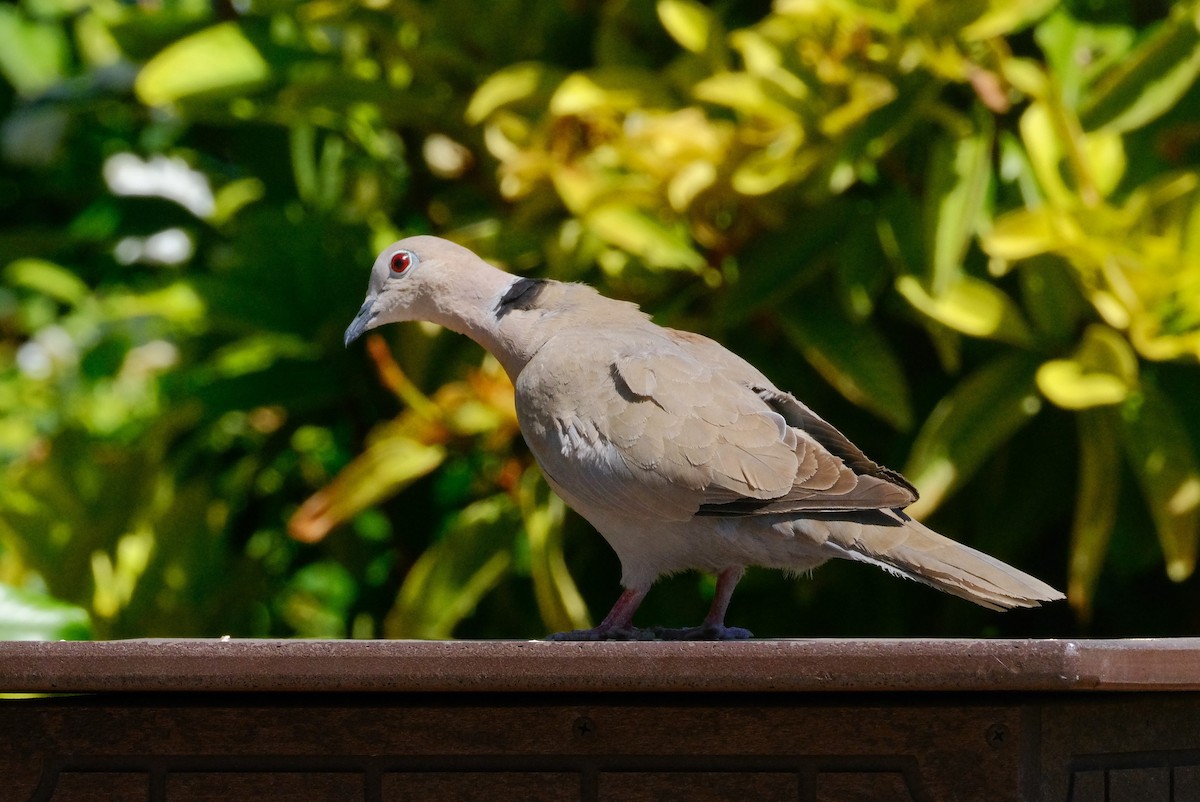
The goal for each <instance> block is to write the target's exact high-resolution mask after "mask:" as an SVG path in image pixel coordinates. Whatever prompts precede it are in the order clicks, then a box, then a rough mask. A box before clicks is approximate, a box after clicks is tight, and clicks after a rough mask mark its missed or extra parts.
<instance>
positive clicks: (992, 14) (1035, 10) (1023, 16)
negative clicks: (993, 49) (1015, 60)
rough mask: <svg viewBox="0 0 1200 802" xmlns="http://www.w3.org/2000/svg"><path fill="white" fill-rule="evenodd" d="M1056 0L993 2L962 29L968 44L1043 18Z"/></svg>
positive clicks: (1013, 30) (1018, 28)
mask: <svg viewBox="0 0 1200 802" xmlns="http://www.w3.org/2000/svg"><path fill="white" fill-rule="evenodd" d="M1057 5H1058V0H994V1H993V2H991V3H989V4H988V10H987V11H986V12H985V13H984V14H983V15H982V16H981V17H979V19H977V20H975V21H974V22H972V23H971V24H970V25H967V26H966V27H964V28H963V29H962V37H963V39H964V40H966V41H968V42H974V41H979V40H981V39H991V38H993V37H996V36H1003V35H1004V34H1007V33H1013V32H1015V31H1019V30H1020V29H1021V28H1024V27H1025V26H1026V25H1028V24H1030V23H1031V22H1034V21H1036V20H1038V19H1040V18H1041V17H1043V16H1045V15H1046V14H1047V13H1048V12H1049V11H1050V10H1051V9H1053V8H1054V7H1055V6H1057Z"/></svg>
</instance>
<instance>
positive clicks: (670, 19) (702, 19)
mask: <svg viewBox="0 0 1200 802" xmlns="http://www.w3.org/2000/svg"><path fill="white" fill-rule="evenodd" d="M658 19H659V21H661V22H662V25H663V27H664V28H666V29H667V33H669V34H671V38H672V39H674V40H675V41H676V42H678V43H679V45H680V47H682V48H683V49H685V50H690V51H691V52H693V53H703V52H704V51H705V50H706V49H707V48H708V43H709V38H710V37H711V36H712V34H713V31H714V30H716V29H717V25H716V20H715V18H714V17H713V12H712V11H711V10H709V9H707V8H705V7H704V6H702V5H700V4H699V3H697V2H695V0H658Z"/></svg>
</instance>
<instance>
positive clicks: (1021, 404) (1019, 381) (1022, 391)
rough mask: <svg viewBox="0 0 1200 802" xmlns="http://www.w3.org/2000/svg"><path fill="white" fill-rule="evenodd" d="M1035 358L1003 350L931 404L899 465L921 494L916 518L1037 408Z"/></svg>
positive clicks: (914, 510) (914, 507)
mask: <svg viewBox="0 0 1200 802" xmlns="http://www.w3.org/2000/svg"><path fill="white" fill-rule="evenodd" d="M1036 371H1037V361H1036V360H1035V359H1034V358H1033V357H1031V356H1028V355H1025V354H1019V353H1018V354H1009V355H1006V356H1003V357H1000V358H998V359H996V360H995V361H993V362H990V363H988V364H987V365H985V366H984V367H982V368H980V369H979V370H978V371H976V372H975V373H974V374H972V375H971V376H969V377H967V378H966V379H964V380H963V381H961V382H960V383H959V384H958V385H957V386H956V387H955V388H954V389H953V390H952V391H951V392H950V394H949V395H947V396H946V397H945V398H943V399H942V400H941V401H939V402H938V405H937V406H936V407H934V410H933V413H932V414H931V415H930V416H929V418H928V420H926V421H925V425H924V426H922V427H921V431H920V433H919V434H918V435H917V440H916V442H915V443H914V444H913V450H912V454H911V456H910V457H909V459H908V464H907V465H906V466H905V468H904V475H905V476H907V477H908V478H909V479H910V480H911V481H912V483H913V484H915V485H916V486H917V489H918V490H920V491H921V498H920V500H918V501H917V502H916V503H915V504H913V505H912V506H910V507H909V508H908V511H909V512H910V513H912V514H913V515H914V516H916V517H918V518H919V517H922V516H924V515H927V514H929V513H930V512H932V511H933V510H935V509H936V508H937V507H938V506H939V505H941V503H942V502H943V501H945V500H946V498H947V497H949V495H950V494H951V493H952V492H953V491H954V490H955V489H957V488H958V487H959V486H960V485H962V483H963V482H965V481H966V480H967V479H969V478H970V477H971V476H972V475H973V474H974V473H975V471H976V470H978V469H979V467H980V466H981V465H982V464H983V463H984V462H985V461H986V460H987V459H988V457H990V456H991V455H992V454H994V453H995V452H996V450H997V449H998V448H999V447H1000V446H1001V445H1003V444H1004V443H1005V442H1006V441H1007V440H1008V439H1009V438H1010V437H1012V435H1013V434H1014V433H1015V432H1016V431H1017V430H1018V429H1020V428H1021V427H1022V426H1023V425H1025V423H1026V421H1028V420H1029V419H1030V418H1031V417H1033V416H1034V415H1035V414H1037V412H1038V410H1039V409H1041V401H1040V400H1039V398H1038V394H1037V389H1036V387H1035V385H1034V374H1035V372H1036Z"/></svg>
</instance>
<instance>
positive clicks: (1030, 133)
mask: <svg viewBox="0 0 1200 802" xmlns="http://www.w3.org/2000/svg"><path fill="white" fill-rule="evenodd" d="M1054 115H1055V110H1053V109H1051V108H1050V106H1049V105H1047V104H1046V103H1045V102H1042V101H1035V102H1034V103H1030V104H1029V108H1027V109H1026V110H1025V113H1024V114H1022V115H1021V120H1020V123H1019V125H1020V128H1021V142H1022V143H1024V145H1025V152H1026V153H1027V154H1028V155H1029V164H1030V166H1031V167H1032V168H1033V173H1034V175H1036V176H1037V180H1038V185H1039V186H1040V187H1041V189H1042V191H1043V192H1044V193H1045V194H1046V196H1047V197H1048V198H1049V199H1050V200H1051V201H1053V203H1054V204H1055V205H1056V206H1060V207H1069V206H1070V205H1071V203H1072V199H1073V197H1074V196H1073V193H1072V192H1071V190H1070V189H1068V188H1067V185H1066V183H1065V182H1064V181H1063V175H1062V172H1061V170H1060V166H1061V163H1062V160H1063V149H1064V147H1066V146H1073V144H1074V143H1068V144H1067V145H1064V143H1063V140H1062V136H1061V131H1060V130H1059V129H1058V128H1057V127H1056V126H1055V119H1054Z"/></svg>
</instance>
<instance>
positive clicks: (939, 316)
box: [896, 275, 1031, 345]
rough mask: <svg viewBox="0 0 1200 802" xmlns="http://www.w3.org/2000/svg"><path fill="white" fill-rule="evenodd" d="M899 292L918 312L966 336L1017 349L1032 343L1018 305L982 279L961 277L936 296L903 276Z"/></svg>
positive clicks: (897, 287)
mask: <svg viewBox="0 0 1200 802" xmlns="http://www.w3.org/2000/svg"><path fill="white" fill-rule="evenodd" d="M896 289H897V291H899V293H900V294H901V295H903V296H904V299H905V300H907V301H908V302H909V303H910V304H912V305H913V307H914V308H915V309H917V311H919V312H921V313H922V314H924V315H925V316H926V317H929V318H930V319H932V320H935V321H937V322H938V323H941V324H942V325H943V326H948V327H949V328H952V329H954V330H955V331H958V332H962V333H963V334H967V335H970V336H972V337H987V338H990V339H993V340H1000V341H1001V342H1007V343H1012V344H1014V345H1025V344H1027V343H1028V342H1029V341H1030V339H1031V338H1030V333H1029V327H1028V326H1027V325H1026V323H1025V320H1024V319H1023V318H1022V317H1021V313H1020V311H1019V310H1018V309H1017V306H1016V304H1014V303H1013V302H1012V299H1011V298H1009V297H1008V296H1007V295H1005V294H1004V292H1003V291H1002V290H1000V288H998V287H997V286H996V285H994V284H992V283H991V282H988V281H984V280H983V279H978V278H975V277H974V276H968V275H962V276H960V277H959V278H958V280H957V281H955V282H954V283H952V284H950V285H949V286H947V287H946V288H945V289H944V290H943V291H942V292H940V293H938V294H936V295H935V294H933V293H932V292H930V291H929V290H927V289H926V288H925V287H924V286H923V285H922V284H921V282H920V281H918V280H917V279H916V278H915V277H913V276H901V277H900V278H899V279H897V280H896Z"/></svg>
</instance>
